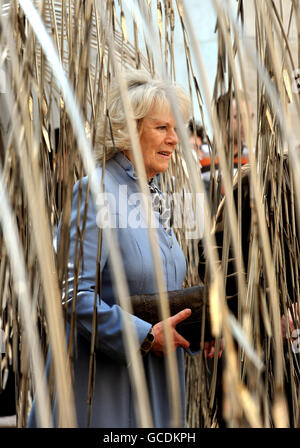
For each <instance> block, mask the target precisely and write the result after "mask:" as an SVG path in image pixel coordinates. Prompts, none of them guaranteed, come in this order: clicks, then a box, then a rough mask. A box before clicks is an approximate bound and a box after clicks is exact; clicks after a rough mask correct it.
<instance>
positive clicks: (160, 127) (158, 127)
mask: <svg viewBox="0 0 300 448" xmlns="http://www.w3.org/2000/svg"><path fill="white" fill-rule="evenodd" d="M166 128H167V126H157V129H162V130H164V129H166Z"/></svg>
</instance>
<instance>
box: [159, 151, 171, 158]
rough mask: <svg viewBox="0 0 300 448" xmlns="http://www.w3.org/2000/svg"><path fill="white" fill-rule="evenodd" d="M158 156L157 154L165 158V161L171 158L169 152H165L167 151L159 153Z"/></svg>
mask: <svg viewBox="0 0 300 448" xmlns="http://www.w3.org/2000/svg"><path fill="white" fill-rule="evenodd" d="M158 154H159V155H160V156H162V157H165V158H167V159H169V158H170V157H171V155H172V153H171V152H167V151H159V153H158Z"/></svg>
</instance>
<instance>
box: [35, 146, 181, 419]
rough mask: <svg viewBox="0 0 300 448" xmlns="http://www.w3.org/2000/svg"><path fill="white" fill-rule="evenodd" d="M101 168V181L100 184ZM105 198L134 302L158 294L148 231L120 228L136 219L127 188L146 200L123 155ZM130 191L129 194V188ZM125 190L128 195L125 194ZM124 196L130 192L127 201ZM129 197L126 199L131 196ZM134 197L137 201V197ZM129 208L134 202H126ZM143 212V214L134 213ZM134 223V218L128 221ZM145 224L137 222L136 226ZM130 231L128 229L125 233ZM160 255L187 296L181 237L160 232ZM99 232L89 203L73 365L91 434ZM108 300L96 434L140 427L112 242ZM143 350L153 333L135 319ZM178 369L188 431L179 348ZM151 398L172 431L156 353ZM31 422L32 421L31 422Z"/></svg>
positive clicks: (81, 414) (101, 320) (102, 322)
mask: <svg viewBox="0 0 300 448" xmlns="http://www.w3.org/2000/svg"><path fill="white" fill-rule="evenodd" d="M101 170H102V168H100V170H99V172H100V176H101ZM87 182H88V180H87V178H84V179H83V180H82V201H81V209H80V213H81V220H82V217H83V215H84V207H85V205H84V203H85V195H86V187H87ZM104 183H105V191H106V192H107V193H111V194H112V195H113V196H112V197H114V198H115V200H116V201H115V205H116V215H115V218H116V220H115V222H116V224H117V228H116V229H115V232H116V237H117V241H118V244H119V248H120V251H121V256H122V259H123V264H124V268H125V272H126V276H127V281H128V285H129V293H130V295H134V294H147V293H154V292H157V287H156V281H155V275H154V268H153V261H152V254H151V248H150V244H149V238H148V230H147V229H145V228H130V227H127V228H119V227H120V226H119V223H120V220H121V222H122V223H123V224H121V225H122V226H124V223H125V221H126V219H127V216H131V219H132V218H133V216H134V214H133V213H134V210H133V208H134V205H130V204H129V205H128V208H127V210H126V206H125V207H124V204H125V201H127V199H128V198H127V197H123V198H122V199H121V203H120V204H119V186H120V185H122V186H127V196H129V195H132V194H133V193H138V192H139V187H138V181H137V178H136V177H135V175H134V167H133V165H132V164H131V162H130V161H129V160H128V159H127V158H126V157H125V156H124V155H123V154H122V153H119V154H118V155H117V156H115V157H114V158H113V159H110V160H109V161H108V162H107V165H106V170H105V176H104ZM122 188H124V187H122ZM125 189H126V187H125ZM79 191H80V189H79V183H77V184H76V185H75V186H74V190H73V203H72V212H71V230H70V259H69V291H68V298H69V300H70V299H71V300H72V294H73V289H72V288H73V275H74V274H73V263H74V259H75V239H76V219H77V201H78V195H79ZM124 191H125V190H123V193H124ZM125 196H126V192H125ZM131 197H132V196H131ZM127 202H128V201H127ZM135 210H136V209H135ZM126 215H127V216H126ZM139 218H140V217H139V216H137V219H139ZM124 227H125V226H124ZM158 238H159V246H160V255H161V260H162V266H163V270H164V276H165V282H166V285H167V290H168V291H172V290H175V289H181V288H182V283H183V280H184V277H185V272H186V263H185V259H184V256H183V253H182V251H181V249H180V247H179V245H178V242H177V240H176V237H175V235H174V233H173V231H172V232H171V238H170V235H169V234H168V232H167V231H166V230H165V229H164V228H163V227H162V226H160V227H159V229H158ZM97 241H98V227H97V223H96V211H95V206H94V203H93V200H92V197H91V194H90V195H89V201H88V208H87V216H86V225H85V231H84V244H83V258H82V260H83V263H82V264H81V271H80V275H79V284H78V293H77V305H76V315H77V331H78V338H77V348H78V351H77V359H76V360H75V362H74V371H75V387H74V391H75V400H76V411H77V420H78V426H79V427H86V426H87V416H88V407H87V404H86V403H87V395H88V378H89V361H90V340H91V333H92V316H93V307H94V290H95V275H96V259H97ZM101 272H102V297H101V301H100V304H99V302H98V305H97V307H98V315H97V319H98V320H97V340H96V374H95V384H94V393H93V402H92V416H91V427H136V426H137V422H136V418H135V411H134V397H133V393H132V388H131V385H130V379H129V375H128V370H127V367H126V366H127V360H126V355H125V348H124V343H123V337H122V334H123V325H122V318H121V316H122V313H123V311H122V309H121V308H120V307H119V305H117V303H116V298H115V295H114V291H113V288H112V279H111V269H110V262H109V253H108V246H107V241H106V240H105V238H104V240H103V244H102V254H101ZM132 319H133V322H134V325H135V328H136V330H137V335H138V340H139V343H140V344H141V343H142V342H143V340H144V339H145V337H146V335H147V333H148V332H149V330H150V328H151V325H150V324H149V323H148V322H145V321H143V320H141V319H139V318H137V317H135V316H132ZM176 355H177V367H178V374H179V380H180V394H181V401H182V407H181V415H182V426H184V422H185V386H184V351H183V349H182V348H178V349H177V352H176ZM143 362H144V368H145V374H146V378H147V383H148V391H149V396H150V401H151V406H152V412H153V422H154V425H155V426H156V427H168V426H170V409H169V401H168V384H167V375H166V369H165V360H164V358H158V357H156V356H155V355H153V354H152V353H151V352H149V353H148V354H147V355H146V356H144V357H143ZM31 421H33V420H32V419H31ZM30 426H33V424H30Z"/></svg>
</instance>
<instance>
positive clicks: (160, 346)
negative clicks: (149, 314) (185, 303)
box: [151, 308, 192, 356]
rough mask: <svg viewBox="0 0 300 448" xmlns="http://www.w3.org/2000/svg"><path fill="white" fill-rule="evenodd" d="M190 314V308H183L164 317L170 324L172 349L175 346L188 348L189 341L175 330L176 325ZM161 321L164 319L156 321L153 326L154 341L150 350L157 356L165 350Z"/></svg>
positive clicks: (174, 348) (161, 354)
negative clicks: (166, 317)
mask: <svg viewBox="0 0 300 448" xmlns="http://www.w3.org/2000/svg"><path fill="white" fill-rule="evenodd" d="M191 314H192V310H190V309H189V308H185V309H184V310H182V311H179V313H177V314H175V315H174V316H170V317H169V318H168V319H166V320H167V321H169V324H170V330H171V337H172V342H173V344H172V346H173V350H176V348H177V347H182V348H184V349H188V348H189V346H190V343H189V341H187V340H186V339H184V337H182V336H181V335H180V334H179V333H178V332H177V331H176V325H177V324H179V323H180V322H182V321H183V320H185V319H187V318H188V317H190V315H191ZM163 322H164V321H161V322H158V323H157V324H155V325H154V326H153V334H154V342H153V344H152V347H151V351H152V352H154V354H155V355H157V356H163V355H164V354H165V353H166V351H167V348H166V341H165V335H164V330H163V325H164V324H163Z"/></svg>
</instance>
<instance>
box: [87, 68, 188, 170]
mask: <svg viewBox="0 0 300 448" xmlns="http://www.w3.org/2000/svg"><path fill="white" fill-rule="evenodd" d="M125 78H126V81H127V88H128V97H129V102H130V105H131V108H132V111H133V118H134V119H135V120H136V124H137V130H138V132H139V131H140V129H141V124H142V120H143V118H145V116H146V115H147V114H148V113H149V111H150V110H151V108H152V107H153V106H154V105H157V106H165V105H168V106H169V100H168V98H169V96H170V94H173V95H175V97H176V99H177V103H179V105H180V108H181V112H182V115H183V117H184V120H186V121H187V120H188V117H189V108H190V100H189V98H188V96H187V95H186V93H185V91H184V90H183V88H182V87H180V86H178V85H176V84H171V83H169V82H166V81H162V80H160V79H154V78H151V76H150V75H149V74H148V73H147V72H145V71H144V70H131V71H129V72H127V73H126V75H125ZM106 121H107V122H106ZM105 122H106V123H105ZM95 143H96V158H97V161H98V162H99V163H101V161H102V160H103V157H104V147H105V148H106V159H107V160H108V159H110V158H112V157H114V155H115V154H117V153H118V152H120V151H124V150H128V149H130V147H131V141H130V137H129V133H128V129H127V123H126V111H125V110H124V107H123V103H122V99H121V95H120V87H119V85H118V83H117V81H116V80H115V81H114V82H113V83H112V86H111V89H110V92H109V96H108V103H107V116H106V117H105V116H104V117H103V118H102V119H101V121H100V122H99V124H98V127H97V133H96V141H95Z"/></svg>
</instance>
